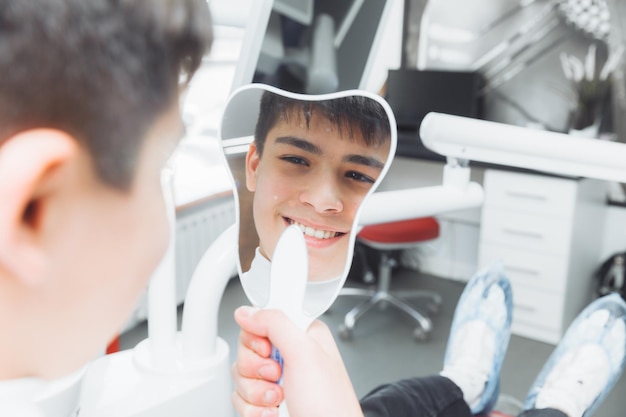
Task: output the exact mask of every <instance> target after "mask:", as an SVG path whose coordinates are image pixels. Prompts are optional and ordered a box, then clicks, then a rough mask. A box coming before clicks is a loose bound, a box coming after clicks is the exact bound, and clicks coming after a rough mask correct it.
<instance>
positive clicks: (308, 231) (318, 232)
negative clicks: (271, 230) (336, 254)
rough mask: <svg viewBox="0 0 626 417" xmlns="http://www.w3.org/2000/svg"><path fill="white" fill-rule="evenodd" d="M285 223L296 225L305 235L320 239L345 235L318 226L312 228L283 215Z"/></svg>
mask: <svg viewBox="0 0 626 417" xmlns="http://www.w3.org/2000/svg"><path fill="white" fill-rule="evenodd" d="M283 218H284V219H285V220H286V221H287V223H289V224H290V225H294V224H295V225H296V226H298V227H299V228H300V230H302V233H304V235H305V236H309V237H314V238H316V239H321V240H325V239H332V238H335V237H339V236H342V235H345V233H344V232H337V231H335V230H324V229H318V228H314V227H312V226H309V225H306V224H303V223H300V222H298V221H296V220H293V219H290V218H289V217H283Z"/></svg>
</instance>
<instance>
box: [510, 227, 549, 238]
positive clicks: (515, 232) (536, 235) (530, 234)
mask: <svg viewBox="0 0 626 417" xmlns="http://www.w3.org/2000/svg"><path fill="white" fill-rule="evenodd" d="M502 231H503V232H505V233H509V234H511V235H516V236H524V237H530V238H533V239H543V235H542V234H541V233H536V232H527V231H526V230H516V229H507V228H504V229H502Z"/></svg>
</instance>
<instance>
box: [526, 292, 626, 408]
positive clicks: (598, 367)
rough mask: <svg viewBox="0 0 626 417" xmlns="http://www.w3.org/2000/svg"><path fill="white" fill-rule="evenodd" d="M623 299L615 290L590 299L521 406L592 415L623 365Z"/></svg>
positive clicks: (625, 317) (625, 337) (625, 316)
mask: <svg viewBox="0 0 626 417" xmlns="http://www.w3.org/2000/svg"><path fill="white" fill-rule="evenodd" d="M625 320H626V303H624V300H623V299H622V298H621V297H620V296H619V295H618V294H612V295H608V296H605V297H602V298H599V299H597V300H596V301H594V302H593V303H591V304H590V305H589V306H588V307H587V308H586V309H585V310H583V312H582V313H580V314H579V316H578V317H577V318H576V320H574V322H573V323H572V325H571V326H570V327H569V329H568V330H567V332H566V334H565V336H564V337H563V339H562V340H561V342H560V343H559V345H558V346H557V347H556V349H555V351H554V352H553V353H552V355H551V356H550V358H549V359H548V361H547V362H546V365H544V368H543V369H542V371H541V372H540V374H539V376H538V377H537V379H536V380H535V383H534V384H533V386H532V388H531V390H530V391H529V393H528V396H527V398H526V402H525V404H524V408H525V409H527V410H528V409H531V408H553V409H557V410H560V411H562V412H564V413H565V414H567V415H568V416H569V417H581V416H589V415H591V414H592V413H593V412H594V411H595V410H596V408H597V407H598V406H599V405H600V403H601V402H602V400H603V399H604V398H605V397H606V395H608V393H609V392H610V390H611V388H612V387H613V385H615V382H616V381H617V380H618V379H619V376H620V375H621V373H622V371H623V369H624V363H625V354H624V353H625V350H626V323H625Z"/></svg>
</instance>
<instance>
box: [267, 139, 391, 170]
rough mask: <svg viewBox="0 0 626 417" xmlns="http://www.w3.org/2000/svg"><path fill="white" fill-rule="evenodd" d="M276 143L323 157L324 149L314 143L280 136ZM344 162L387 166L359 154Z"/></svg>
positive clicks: (351, 155)
mask: <svg viewBox="0 0 626 417" xmlns="http://www.w3.org/2000/svg"><path fill="white" fill-rule="evenodd" d="M275 143H283V144H287V145H291V146H295V147H296V148H299V149H302V150H303V151H305V152H309V153H312V154H315V155H322V154H323V152H322V148H320V147H319V146H317V145H316V144H314V143H311V142H309V141H308V140H305V139H300V138H296V137H293V136H279V137H277V138H276V141H275ZM343 160H344V161H345V162H351V163H353V164H359V165H365V166H368V167H372V168H376V169H381V170H382V169H383V168H384V166H385V163H384V162H381V161H380V160H378V159H377V158H374V157H371V156H365V155H358V154H350V155H346V156H345V157H344V158H343Z"/></svg>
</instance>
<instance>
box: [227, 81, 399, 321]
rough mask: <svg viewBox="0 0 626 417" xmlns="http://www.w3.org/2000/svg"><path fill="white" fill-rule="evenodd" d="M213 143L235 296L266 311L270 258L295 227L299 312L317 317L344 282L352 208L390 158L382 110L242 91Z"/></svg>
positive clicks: (387, 114)
mask: <svg viewBox="0 0 626 417" xmlns="http://www.w3.org/2000/svg"><path fill="white" fill-rule="evenodd" d="M220 138H221V140H222V149H223V151H224V156H225V158H226V162H227V164H228V166H229V168H230V172H231V175H232V179H233V182H234V186H235V190H236V192H235V193H234V194H235V199H236V203H237V224H238V230H239V232H238V233H239V248H238V250H239V265H238V268H239V276H240V278H241V283H242V286H243V289H244V292H245V293H246V295H247V297H248V299H249V300H250V302H251V303H252V304H253V305H255V306H258V307H263V306H265V305H266V304H267V302H268V298H269V294H270V290H269V288H270V285H269V284H270V271H271V262H272V258H273V256H274V249H275V247H276V244H277V242H278V240H279V237H280V236H281V234H282V233H283V232H284V231H285V230H286V229H287V228H288V227H289V226H290V225H296V226H297V227H299V228H300V230H301V231H302V232H303V235H304V240H305V242H306V249H307V254H308V281H307V284H306V289H305V295H304V301H303V309H304V313H305V314H306V315H307V316H309V317H310V318H311V319H314V318H316V317H318V316H319V315H321V314H322V313H324V312H325V311H326V310H327V309H328V308H329V307H330V305H331V304H332V303H333V302H334V300H335V298H336V296H337V294H338V293H339V290H340V288H341V287H342V285H343V283H344V281H345V279H346V276H347V274H348V271H349V268H350V264H351V262H350V260H351V259H352V253H353V247H354V240H355V237H356V232H357V226H358V213H359V209H360V207H361V206H362V204H363V202H364V200H365V199H366V197H367V196H368V195H369V194H370V193H372V192H373V191H374V189H375V188H376V186H377V185H378V184H379V183H380V181H381V180H382V178H383V176H384V174H385V173H386V172H387V170H388V168H389V165H390V162H391V160H392V157H393V155H394V153H395V148H396V128H395V120H394V118H393V114H392V113H391V110H390V108H389V106H388V105H387V103H386V102H385V101H384V100H383V99H381V98H380V97H378V96H376V95H373V94H370V93H367V92H362V91H347V92H340V93H333V94H327V95H318V96H310V95H301V94H294V93H288V92H285V91H282V90H279V89H276V88H274V87H270V86H266V85H261V84H251V85H248V86H245V87H242V88H240V89H239V90H237V91H236V92H235V93H233V95H232V96H231V97H230V99H229V101H228V103H227V104H226V108H225V111H224V114H223V118H222V124H221V128H220Z"/></svg>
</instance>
